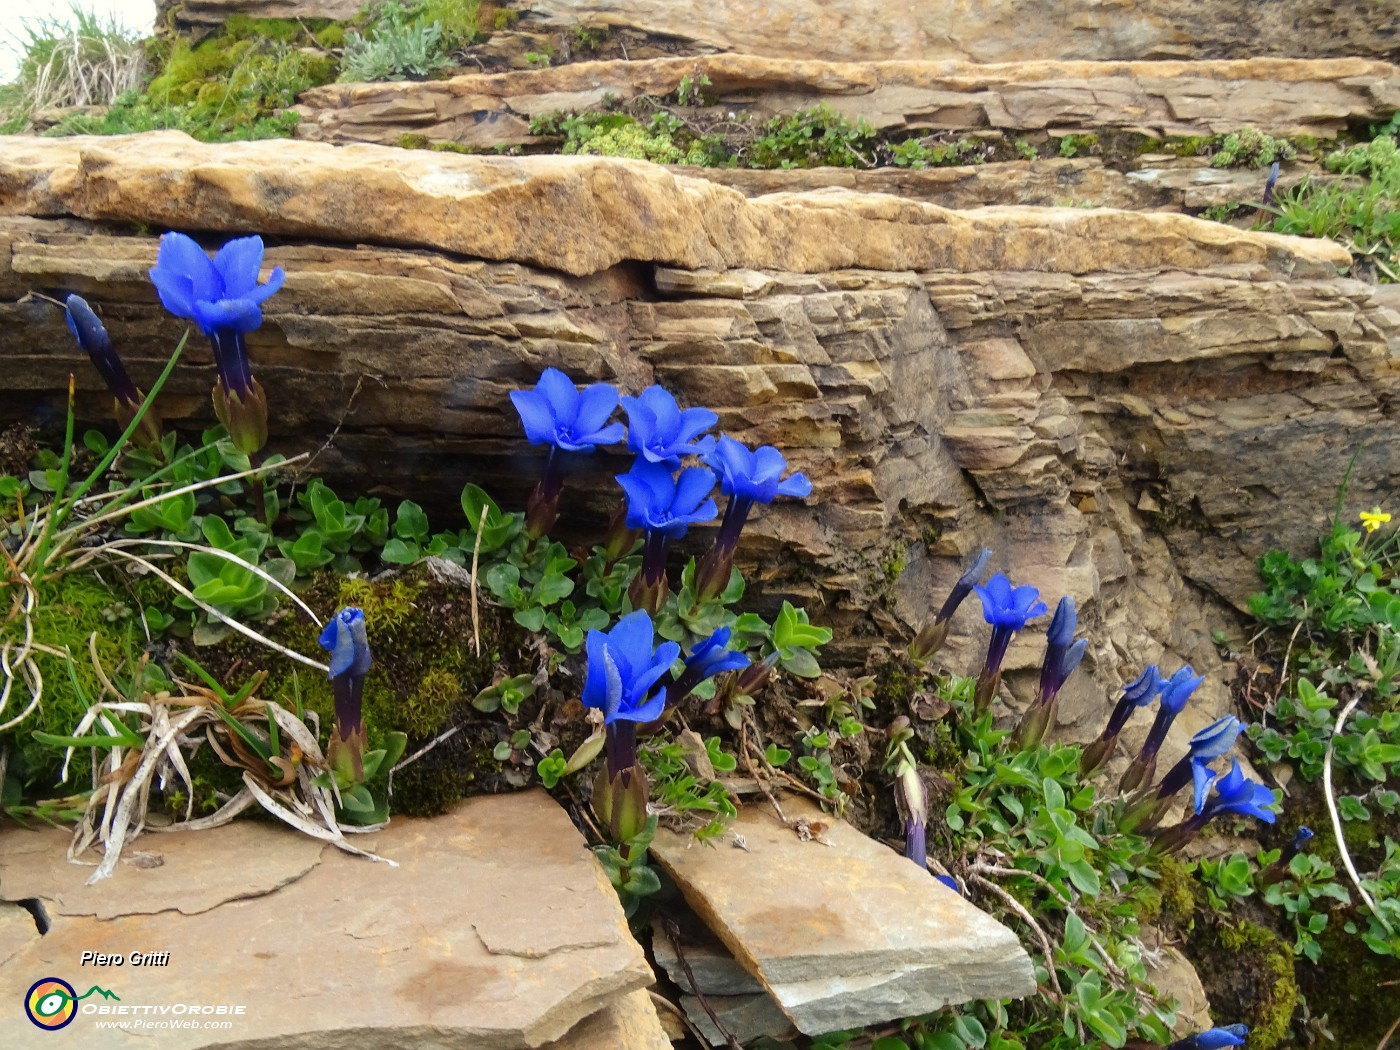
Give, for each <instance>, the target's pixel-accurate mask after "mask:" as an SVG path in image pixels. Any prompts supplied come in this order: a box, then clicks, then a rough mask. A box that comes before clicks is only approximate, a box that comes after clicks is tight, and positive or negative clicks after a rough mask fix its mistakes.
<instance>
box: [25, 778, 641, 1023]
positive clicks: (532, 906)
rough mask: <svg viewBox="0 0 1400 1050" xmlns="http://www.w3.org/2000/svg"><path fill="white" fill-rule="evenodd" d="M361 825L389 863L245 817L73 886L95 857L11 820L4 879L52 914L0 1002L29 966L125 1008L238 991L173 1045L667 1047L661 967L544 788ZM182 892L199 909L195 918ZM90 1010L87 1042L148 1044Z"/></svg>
mask: <svg viewBox="0 0 1400 1050" xmlns="http://www.w3.org/2000/svg"><path fill="white" fill-rule="evenodd" d="M229 833H231V834H229ZM364 839H365V840H366V842H365V844H366V845H367V847H368V848H371V849H373V850H374V851H376V852H377V853H379V854H380V855H381V856H385V857H389V858H392V859H394V860H396V861H398V864H399V866H398V867H397V868H394V867H390V866H388V865H387V864H376V863H373V862H370V861H366V860H363V859H362V858H357V857H350V856H347V855H345V854H343V853H341V852H339V851H338V850H335V849H329V848H328V849H326V850H325V852H324V853H323V854H321V855H320V857H319V860H317V854H320V853H321V846H322V844H321V843H319V842H314V841H312V840H310V839H305V838H303V837H301V836H297V835H296V834H295V833H292V832H289V831H286V830H283V829H281V828H275V827H269V826H267V825H266V824H263V823H261V822H255V821H240V822H235V823H234V824H232V825H229V826H227V827H225V828H221V829H217V830H215V831H208V832H194V833H187V834H173V835H146V836H142V837H141V838H140V839H138V840H137V841H136V842H135V843H134V844H133V845H132V846H131V847H129V852H130V853H131V854H132V855H133V856H134V855H135V854H138V853H139V854H145V855H151V856H159V857H161V858H162V859H163V863H161V864H159V865H158V866H155V867H136V866H133V865H129V864H123V865H121V866H120V867H119V868H118V870H117V872H116V874H115V875H114V876H113V877H112V878H111V879H110V880H108V881H107V882H105V883H103V884H99V885H98V886H96V887H90V888H85V887H82V885H81V881H82V879H83V878H85V877H86V875H87V874H88V870H89V869H87V868H80V867H74V868H73V871H74V872H75V873H76V878H75V879H73V880H68V879H65V878H64V877H62V875H63V873H62V872H61V871H60V870H59V869H58V868H57V865H61V864H64V863H65V862H64V860H63V851H64V848H65V842H64V836H62V835H59V834H47V833H36V832H30V831H26V830H23V829H18V828H6V829H5V830H4V831H3V832H0V895H3V896H4V897H5V898H7V899H8V898H10V897H12V896H17V895H23V896H29V895H37V896H39V897H40V898H41V899H42V900H45V901H46V902H50V903H51V904H52V907H51V908H50V914H51V917H52V919H53V927H52V929H51V930H50V931H49V933H48V934H47V935H46V936H43V937H34V936H28V935H26V936H25V937H23V938H21V940H20V944H19V947H18V950H16V951H14V952H13V954H11V955H10V956H9V958H8V959H7V960H6V961H4V962H3V963H0V1001H4V1002H7V1003H11V1004H17V1003H19V1002H20V1001H21V1000H22V998H23V995H24V993H25V991H26V989H28V988H29V986H30V985H31V984H32V983H33V982H34V981H35V980H37V979H38V978H40V977H43V976H56V977H61V978H63V979H65V980H67V981H68V982H69V983H71V984H72V985H74V987H75V989H76V990H77V991H78V992H79V993H82V992H83V991H85V990H86V989H87V987H88V986H89V985H91V984H94V983H97V984H100V985H102V986H103V987H104V988H110V989H111V990H112V991H114V992H115V993H116V994H117V995H119V996H120V1001H121V1002H122V1003H125V1004H128V1005H132V1004H174V1003H242V1004H245V1005H246V1008H247V1009H246V1014H245V1015H244V1016H243V1017H240V1018H238V1019H237V1021H236V1022H235V1024H234V1026H233V1028H232V1029H231V1030H229V1031H227V1032H220V1033H217V1035H211V1034H209V1033H203V1032H200V1031H197V1030H196V1031H178V1032H160V1033H158V1034H159V1039H160V1041H159V1045H160V1046H161V1047H162V1048H163V1050H164V1048H166V1047H202V1046H219V1047H243V1048H252V1047H264V1046H267V1047H271V1046H277V1047H284V1048H287V1047H290V1048H306V1050H323V1048H332V1047H356V1048H360V1047H365V1048H373V1047H403V1046H413V1047H431V1048H443V1050H447V1048H473V1050H476V1048H480V1050H516V1048H525V1047H531V1048H533V1047H540V1046H542V1045H545V1044H549V1045H550V1046H551V1047H556V1048H557V1050H569V1048H579V1050H583V1048H593V1047H598V1048H601V1047H605V1046H627V1047H633V1046H635V1047H638V1048H642V1050H651V1048H654V1047H661V1048H663V1050H664V1047H665V1046H666V1045H667V1044H666V1042H665V1039H664V1037H662V1036H661V1034H660V1033H661V1030H660V1027H659V1024H658V1022H657V1021H656V1016H655V1012H654V1011H652V1009H651V1006H650V1004H649V1002H647V1001H646V998H645V993H644V992H642V996H641V998H640V999H638V998H636V997H635V996H633V995H632V993H636V992H641V990H642V989H644V988H646V986H647V985H649V984H650V983H651V981H652V974H651V971H650V968H649V967H648V965H647V963H646V960H645V958H644V956H643V954H642V950H641V948H640V946H639V945H638V944H637V942H636V941H635V940H633V938H632V937H631V935H630V933H629V932H628V929H627V924H626V921H625V920H624V918H623V915H622V910H621V907H620V906H619V904H618V901H617V896H616V894H615V893H614V892H613V890H612V887H611V886H609V884H608V881H607V878H606V876H605V875H604V874H603V871H602V868H601V867H600V866H599V865H598V864H597V862H596V861H595V860H594V858H593V856H592V854H590V853H589V852H588V850H587V848H586V847H585V845H584V842H583V840H582V838H581V836H580V835H579V833H578V832H577V831H576V830H575V828H574V826H573V825H572V824H571V823H570V821H569V819H568V817H567V816H566V815H565V814H564V812H563V810H561V809H560V808H559V807H558V805H556V804H555V803H554V801H553V800H551V799H550V798H549V797H548V796H547V795H545V794H544V793H543V792H525V793H521V794H515V795H507V796H499V797H490V798H486V797H482V798H474V799H469V800H466V801H464V802H462V803H461V804H460V805H458V806H457V807H456V808H455V809H453V810H452V811H451V812H450V813H449V814H447V815H445V816H443V817H440V818H436V819H434V820H412V819H406V818H396V819H395V820H394V822H393V823H392V824H391V825H390V827H389V828H387V829H385V830H384V831H382V832H379V833H376V834H374V835H369V836H364ZM39 842H42V843H43V845H42V846H36V843H39ZM301 843H309V844H310V849H309V851H308V850H307V849H304V848H303V847H302V846H301ZM279 854H280V855H284V856H286V857H287V858H289V859H287V860H279ZM70 881H72V885H69V882H70ZM46 882H47V883H48V884H47V885H46V884H45V883H46ZM211 884H214V885H212V886H211ZM240 884H242V885H243V890H242V892H241V893H239V892H235V890H236V888H237V887H238V886H239V885H240ZM249 886H260V887H262V888H261V889H256V890H252V891H250V890H249V888H248V887H249ZM85 895H86V896H88V897H91V898H92V899H91V900H84V896H85ZM216 897H217V898H219V899H218V900H215V899H214V898H216ZM122 899H126V900H127V901H128V903H127V904H125V905H122V904H113V903H110V902H112V901H119V900H122ZM186 900H198V901H200V902H201V906H200V907H199V908H198V909H193V910H192V911H193V913H189V914H187V913H186V910H185V909H184V908H182V907H181V906H180V905H182V904H183V902H184V901H186ZM102 902H109V903H102ZM22 914H23V918H24V919H25V920H28V919H29V916H28V915H27V913H22ZM102 915H105V916H107V917H105V918H102V917H95V916H102ZM9 918H14V919H15V922H16V923H18V918H17V917H13V916H11V915H10V912H9V911H8V910H6V911H3V912H0V955H3V954H4V952H5V951H6V950H7V948H6V945H7V944H8V943H9V939H8V931H9V928H10V925H11V923H10V921H9ZM29 929H30V932H31V933H32V931H33V925H32V921H31V923H30V928H29ZM83 951H93V952H102V953H107V954H119V953H120V954H125V953H130V952H133V951H143V952H147V951H149V952H169V953H170V955H169V961H168V964H167V965H165V966H163V967H150V966H133V965H130V964H128V965H123V966H120V967H115V966H107V967H102V968H100V969H96V968H94V967H92V966H87V967H80V966H79V960H80V957H81V953H82V952H83ZM78 985H82V987H81V988H79V987H78ZM643 1008H644V1009H643ZM580 1022H583V1023H582V1024H581V1023H580ZM92 1023H93V1019H92V1018H90V1017H85V1016H81V1015H80V1016H79V1017H78V1018H77V1019H76V1020H75V1021H74V1022H73V1026H74V1029H75V1030H76V1029H77V1028H78V1027H79V1026H85V1027H87V1028H88V1029H89V1031H88V1032H87V1039H88V1041H86V1042H84V1043H83V1045H85V1046H113V1047H124V1046H150V1045H152V1042H151V1033H149V1032H147V1033H144V1034H142V1033H136V1032H132V1033H130V1034H125V1033H118V1032H115V1031H113V1032H103V1033H98V1032H97V1031H96V1029H95V1028H93V1027H92ZM36 1035H38V1031H37V1029H35V1028H34V1027H32V1026H31V1025H30V1023H29V1021H28V1020H27V1019H26V1018H25V1017H24V1016H23V1015H22V1014H19V1013H18V1011H17V1010H6V1011H5V1012H4V1013H3V1014H0V1045H4V1046H6V1047H27V1046H30V1045H32V1044H33V1041H34V1039H35V1036H36ZM39 1038H52V1037H51V1036H48V1035H39ZM556 1041H557V1042H556Z"/></svg>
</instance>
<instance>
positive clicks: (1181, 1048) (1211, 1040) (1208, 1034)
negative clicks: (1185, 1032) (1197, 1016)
mask: <svg viewBox="0 0 1400 1050" xmlns="http://www.w3.org/2000/svg"><path fill="white" fill-rule="evenodd" d="M1247 1035H1249V1026H1248V1025H1242V1024H1231V1025H1226V1026H1225V1027H1224V1028H1211V1029H1208V1030H1206V1031H1204V1032H1201V1033H1199V1034H1197V1035H1190V1036H1187V1037H1186V1038H1185V1039H1178V1040H1177V1041H1176V1042H1174V1043H1172V1044H1171V1046H1169V1047H1168V1048H1167V1050H1220V1048H1221V1047H1225V1046H1244V1045H1245V1036H1247Z"/></svg>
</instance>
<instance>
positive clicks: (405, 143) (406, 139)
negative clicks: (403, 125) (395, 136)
mask: <svg viewBox="0 0 1400 1050" xmlns="http://www.w3.org/2000/svg"><path fill="white" fill-rule="evenodd" d="M432 144H433V140H432V139H430V138H428V136H427V135H420V134H419V133H418V132H416V131H406V132H404V133H403V134H402V135H400V136H399V148H400V149H428V148H429V147H430V146H432Z"/></svg>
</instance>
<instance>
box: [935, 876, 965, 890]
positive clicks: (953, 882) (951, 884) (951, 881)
mask: <svg viewBox="0 0 1400 1050" xmlns="http://www.w3.org/2000/svg"><path fill="white" fill-rule="evenodd" d="M934 878H935V879H937V880H938V881H939V882H941V883H943V885H945V886H947V887H948V888H949V889H950V890H952V891H953V892H954V893H957V894H961V893H962V890H960V889H958V880H957V879H955V878H953V876H951V875H935V876H934Z"/></svg>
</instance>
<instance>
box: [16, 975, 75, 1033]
mask: <svg viewBox="0 0 1400 1050" xmlns="http://www.w3.org/2000/svg"><path fill="white" fill-rule="evenodd" d="M24 1012H25V1014H26V1016H28V1018H29V1019H30V1020H31V1021H33V1022H34V1024H35V1025H36V1026H38V1027H39V1028H43V1029H44V1030H46V1031H50V1032H56V1031H58V1029H60V1028H65V1027H67V1026H68V1025H69V1024H71V1023H72V1022H73V1018H74V1017H76V1016H78V993H77V992H75V991H74V990H73V986H72V985H71V984H69V983H68V982H67V981H65V980H62V979H60V978H58V977H44V978H42V979H41V980H38V981H35V982H34V983H33V984H32V985H31V986H30V988H29V991H28V992H27V993H25V996H24Z"/></svg>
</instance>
